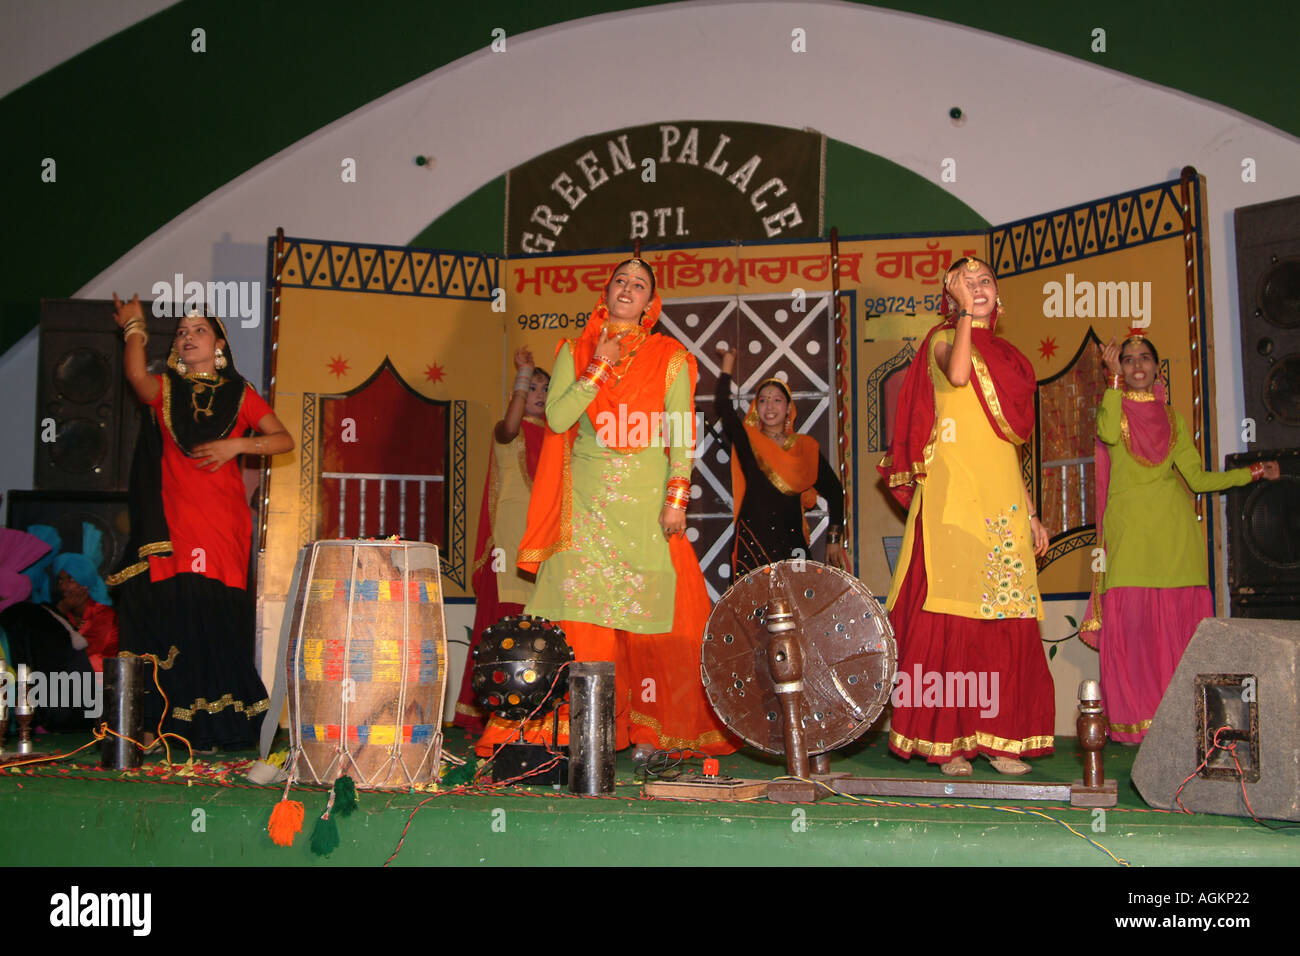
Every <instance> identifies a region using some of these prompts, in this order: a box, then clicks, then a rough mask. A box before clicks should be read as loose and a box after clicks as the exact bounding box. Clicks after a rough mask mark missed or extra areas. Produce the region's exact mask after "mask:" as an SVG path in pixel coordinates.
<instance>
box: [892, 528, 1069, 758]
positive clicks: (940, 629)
mask: <svg viewBox="0 0 1300 956" xmlns="http://www.w3.org/2000/svg"><path fill="white" fill-rule="evenodd" d="M923 547H924V545H923V543H922V537H921V522H920V521H919V520H918V521H917V522H916V539H915V541H914V543H913V548H912V560H911V565H910V566H909V567H908V569H907V577H905V578H904V579H903V585H902V587H901V588H900V590H899V593H898V598H897V600H896V601H895V602H894V608H893V610H892V611H891V612H890V619H891V621H892V623H893V625H894V633H895V635H896V636H897V639H898V675H897V677H896V678H895V682H894V691H893V695H892V697H891V700H892V702H893V705H894V711H893V719H892V721H891V723H890V732H889V749H890V750H892V751H894V753H896V754H898V755H899V756H900V757H904V758H909V757H911V756H912V754H914V753H915V754H920V755H921V756H923V757H925V758H926V760H927V761H928V762H930V763H947V762H948V761H949V760H951V759H952V758H953V757H954V756H959V755H960V756H962V757H966V758H968V759H969V758H971V757H974V756H975V755H976V754H981V753H984V754H989V755H990V756H995V757H1015V758H1019V757H1037V756H1040V755H1042V754H1047V753H1051V752H1052V748H1053V733H1054V730H1055V725H1056V699H1055V687H1054V685H1053V683H1052V675H1051V672H1050V671H1048V669H1047V659H1046V657H1045V656H1044V654H1043V645H1042V639H1041V637H1040V635H1039V630H1038V621H1036V620H1034V619H1033V618H1020V619H1003V620H994V621H984V620H977V619H975V618H968V617H958V616H956V615H953V614H935V613H932V612H930V611H926V610H923V605H924V604H925V596H926V593H927V581H926V576H925V558H924V556H923V554H922V551H923Z"/></svg>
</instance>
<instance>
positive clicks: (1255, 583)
mask: <svg viewBox="0 0 1300 956" xmlns="http://www.w3.org/2000/svg"><path fill="white" fill-rule="evenodd" d="M1273 459H1276V460H1277V462H1278V465H1279V467H1280V469H1281V472H1282V477H1281V478H1279V479H1278V480H1277V481H1257V482H1253V483H1251V484H1249V485H1244V486H1242V487H1240V488H1233V489H1231V490H1229V491H1228V492H1227V494H1226V495H1225V498H1226V499H1227V504H1228V589H1229V592H1230V593H1231V594H1232V616H1233V617H1253V618H1282V619H1287V620H1300V507H1297V503H1298V502H1300V448H1290V449H1286V450H1282V451H1253V452H1246V453H1244V454H1239V455H1229V456H1228V457H1227V460H1226V462H1225V466H1226V467H1228V468H1243V467H1246V466H1248V465H1253V464H1254V463H1255V462H1257V461H1271V460H1273Z"/></svg>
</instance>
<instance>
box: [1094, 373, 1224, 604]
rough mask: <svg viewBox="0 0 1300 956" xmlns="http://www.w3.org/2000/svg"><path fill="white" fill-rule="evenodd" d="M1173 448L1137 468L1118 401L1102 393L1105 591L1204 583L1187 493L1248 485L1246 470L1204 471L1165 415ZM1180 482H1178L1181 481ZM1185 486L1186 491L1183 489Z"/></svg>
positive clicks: (1200, 542) (1183, 431) (1175, 418)
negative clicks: (1106, 483) (1106, 469)
mask: <svg viewBox="0 0 1300 956" xmlns="http://www.w3.org/2000/svg"><path fill="white" fill-rule="evenodd" d="M1169 415H1170V417H1171V419H1172V428H1173V434H1174V436H1175V437H1174V441H1173V442H1171V445H1172V452H1171V454H1169V455H1168V456H1167V457H1166V458H1165V460H1164V461H1163V462H1159V463H1154V464H1160V465H1161V466H1162V467H1157V468H1153V467H1151V465H1152V464H1153V463H1151V462H1147V463H1143V462H1140V461H1138V460H1137V459H1136V458H1135V457H1134V456H1133V453H1132V452H1131V451H1130V450H1129V447H1128V442H1127V441H1125V435H1124V431H1125V428H1124V424H1125V423H1124V421H1123V394H1122V393H1121V392H1119V391H1118V390H1116V389H1107V390H1106V393H1105V394H1104V395H1103V396H1102V399H1101V407H1100V408H1098V410H1097V437H1098V438H1099V439H1100V440H1101V441H1103V442H1105V443H1106V444H1107V445H1108V446H1110V469H1111V473H1110V494H1109V495H1108V497H1107V500H1106V522H1105V530H1104V534H1105V538H1106V541H1105V546H1106V573H1105V575H1103V576H1102V579H1101V581H1100V582H1099V584H1098V588H1097V590H1098V593H1104V592H1105V591H1106V590H1107V589H1109V588H1118V587H1137V588H1178V587H1194V586H1198V585H1199V586H1205V585H1206V584H1207V583H1208V580H1209V579H1208V576H1207V573H1206V561H1205V534H1204V532H1203V531H1202V530H1201V527H1200V525H1198V524H1197V521H1196V511H1195V508H1194V506H1193V498H1192V495H1191V494H1190V493H1189V492H1188V490H1187V489H1188V488H1191V490H1192V491H1193V492H1195V493H1197V494H1200V493H1202V492H1206V491H1222V490H1223V489H1225V488H1235V487H1237V486H1238V485H1246V484H1250V469H1249V468H1233V469H1231V470H1229V471H1223V472H1215V471H1205V470H1203V469H1202V468H1201V459H1200V456H1199V455H1198V454H1197V451H1196V446H1195V445H1193V444H1192V440H1191V436H1189V435H1188V434H1187V426H1186V424H1184V422H1183V419H1182V416H1181V415H1179V414H1178V413H1177V412H1175V411H1174V410H1173V409H1172V408H1171V409H1169ZM1180 475H1181V476H1182V481H1180V480H1179V476H1180ZM1183 482H1186V485H1184V484H1183Z"/></svg>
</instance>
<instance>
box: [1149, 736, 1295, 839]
mask: <svg viewBox="0 0 1300 956" xmlns="http://www.w3.org/2000/svg"><path fill="white" fill-rule="evenodd" d="M1231 729H1232V728H1231V727H1228V726H1223V727H1220V728H1219V729H1218V730H1216V731H1215V732H1214V745H1213V746H1212V747H1210V750H1209V753H1207V754H1206V755H1205V759H1204V760H1202V761H1201V763H1200V766H1198V767H1197V768H1196V769H1195V770H1193V771H1192V772H1191V773H1189V774H1188V775H1187V776H1186V777H1185V778H1183V782H1182V783H1180V784H1179V785H1178V790H1177V792H1176V793H1175V794H1174V802H1175V803H1176V804H1178V809H1179V810H1181V811H1182V812H1183V813H1188V814H1190V813H1191V812H1192V811H1191V810H1188V809H1187V808H1186V807H1185V806H1183V801H1182V795H1183V788H1184V787H1186V786H1187V785H1188V784H1189V783H1191V781H1192V778H1193V777H1195V776H1196V775H1197V774H1198V773H1200V772H1201V771H1202V770H1203V769H1205V767H1206V765H1207V764H1209V762H1210V758H1211V757H1213V756H1214V752H1215V751H1216V750H1223V751H1226V752H1227V754H1228V756H1230V757H1231V758H1232V763H1233V766H1235V767H1236V768H1237V781H1238V782H1239V783H1240V784H1241V799H1242V800H1243V801H1244V802H1245V804H1246V809H1247V810H1248V811H1249V812H1250V818H1251V819H1252V820H1254V821H1255V822H1256V823H1258V824H1259V825H1260V826H1262V827H1263V828H1264V829H1265V830H1275V831H1280V830H1297V829H1300V824H1296V823H1282V824H1273V823H1268V822H1267V821H1265V820H1261V819H1260V818H1259V817H1258V816H1256V814H1255V808H1254V807H1252V806H1251V805H1250V797H1249V796H1247V794H1246V772H1245V771H1244V770H1242V769H1241V761H1239V760H1238V759H1237V741H1235V740H1234V741H1232V742H1231V743H1228V744H1221V743H1219V735H1220V734H1222V733H1223V732H1224V731H1225V730H1231Z"/></svg>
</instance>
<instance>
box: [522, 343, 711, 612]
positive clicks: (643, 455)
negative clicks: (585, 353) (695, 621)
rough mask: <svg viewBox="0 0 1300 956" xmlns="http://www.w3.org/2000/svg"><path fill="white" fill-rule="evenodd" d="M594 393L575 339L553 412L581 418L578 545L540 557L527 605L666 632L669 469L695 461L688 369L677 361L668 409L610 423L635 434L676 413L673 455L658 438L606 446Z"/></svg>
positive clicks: (552, 416)
mask: <svg viewBox="0 0 1300 956" xmlns="http://www.w3.org/2000/svg"><path fill="white" fill-rule="evenodd" d="M595 393H596V390H595V389H594V388H592V387H591V386H588V385H585V384H583V383H580V382H578V381H577V380H576V376H575V374H574V368H573V353H572V350H571V347H568V346H566V347H565V348H562V349H560V351H559V354H558V355H557V356H556V360H555V368H554V370H553V372H552V378H551V386H550V390H549V393H548V395H547V400H546V420H547V423H548V424H549V425H550V427H551V428H552V429H553V430H555V431H560V432H562V431H566V430H568V429H569V428H572V427H573V425H574V423H575V422H577V423H578V436H577V438H576V439H575V441H574V443H573V449H572V453H571V458H570V474H571V476H572V483H573V491H572V495H571V501H572V510H571V514H570V516H569V520H570V521H571V522H572V547H571V548H569V549H567V550H563V551H559V552H557V553H555V554H553V555H551V556H550V557H548V558H547V559H546V560H545V561H543V562H542V564H541V567H540V569H539V570H538V572H537V589H536V591H535V593H534V595H533V597H532V600H530V601H529V602H528V606H527V613H529V614H537V615H540V616H542V617H545V618H549V619H551V620H556V621H583V622H586V623H589V624H598V625H602V626H605V627H612V628H618V629H620V630H625V631H632V632H634V633H639V634H661V633H664V632H667V631H670V630H671V629H672V626H673V606H674V598H675V594H676V587H677V576H676V574H675V573H674V571H673V564H672V559H671V557H670V556H669V552H668V542H667V539H666V538H665V537H664V533H663V529H661V528H660V527H659V515H660V511H661V509H662V507H663V501H664V493H665V489H666V488H667V484H668V479H669V478H671V477H682V478H689V477H690V473H691V464H692V462H691V459H690V457H689V456H688V454H687V451H686V449H685V447H684V446H683V444H682V442H681V435H682V428H681V426H682V423H686V422H689V419H690V415H691V388H690V376H689V374H688V373H687V370H686V368H685V365H684V364H682V363H678V364H677V368H676V374H674V375H673V376H672V378H671V379H670V380H668V381H667V387H666V390H665V394H664V400H663V411H664V412H666V413H667V416H666V418H660V419H659V420H655V419H654V416H653V415H652V414H648V413H646V412H645V411H642V410H637V409H631V410H628V412H627V415H626V419H625V420H620V421H611V422H608V423H607V424H608V427H609V428H610V429H612V430H620V429H621V430H625V431H626V432H627V433H628V434H635V431H636V430H637V429H645V430H646V432H645V433H646V434H651V435H655V434H658V433H659V426H660V425H661V423H662V422H664V421H666V422H668V423H670V426H671V431H672V432H673V434H674V437H675V438H676V439H677V440H676V441H674V442H672V447H670V448H669V451H670V452H671V453H672V460H671V461H670V460H669V456H668V455H667V454H665V449H664V443H663V442H662V441H661V440H656V441H655V443H654V444H652V445H651V447H649V448H645V449H642V450H640V451H632V452H622V451H617V450H615V449H613V448H609V447H606V445H605V444H604V443H602V441H601V437H600V436H601V434H603V433H604V427H602V429H601V432H600V433H598V432H597V429H596V428H595V427H593V425H592V423H591V419H590V417H589V416H588V415H586V414H585V412H586V410H587V406H588V405H589V404H590V403H591V400H592V397H593V396H594V395H595ZM655 411H658V410H655ZM620 419H622V416H620ZM601 424H602V426H604V425H606V423H604V422H602V423H601Z"/></svg>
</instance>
